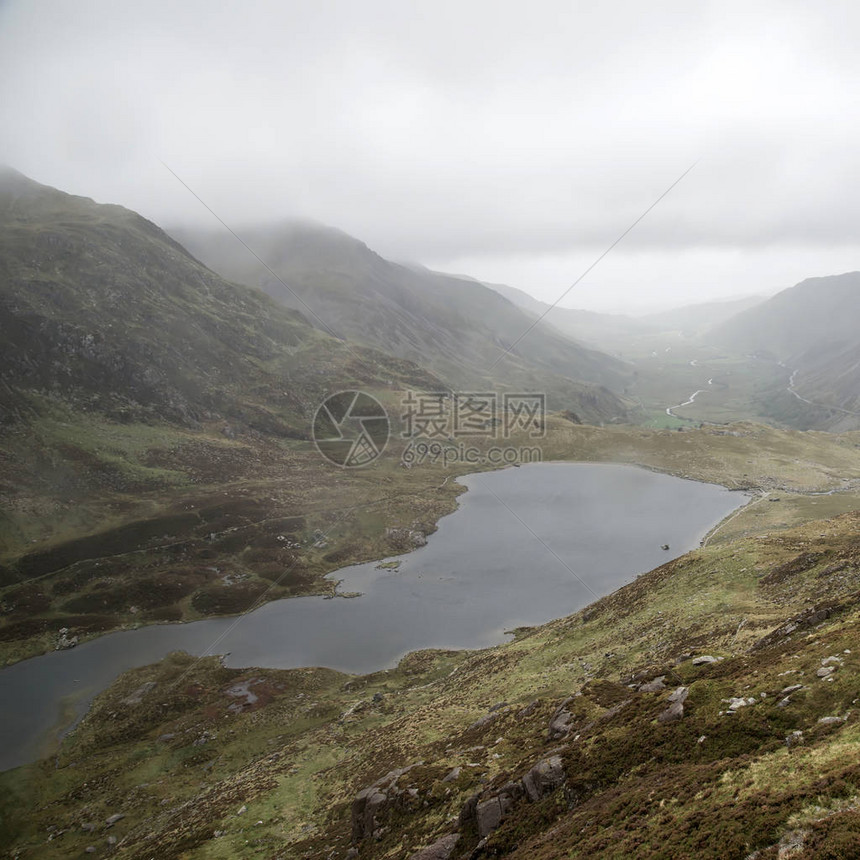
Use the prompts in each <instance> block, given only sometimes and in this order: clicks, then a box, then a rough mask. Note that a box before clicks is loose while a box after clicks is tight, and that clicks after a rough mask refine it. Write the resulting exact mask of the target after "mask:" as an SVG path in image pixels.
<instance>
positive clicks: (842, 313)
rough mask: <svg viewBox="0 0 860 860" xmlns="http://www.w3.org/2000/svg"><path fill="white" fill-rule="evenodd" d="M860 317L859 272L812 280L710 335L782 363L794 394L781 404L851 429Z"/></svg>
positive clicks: (859, 387)
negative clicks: (858, 321)
mask: <svg viewBox="0 0 860 860" xmlns="http://www.w3.org/2000/svg"><path fill="white" fill-rule="evenodd" d="M858 319H860V272H848V273H846V274H842V275H831V276H828V277H819V278H808V279H807V280H805V281H802V282H801V283H799V284H797V285H796V286H794V287H790V288H789V289H787V290H783V291H782V292H780V293H777V294H776V295H775V296H773V298H771V299H768V300H767V301H766V302H763V303H762V304H760V305H757V306H756V307H754V308H751V309H749V310H747V311H744V312H743V313H740V314H738V315H737V316H734V317H732V318H731V319H729V320H727V321H726V322H724V323H723V324H722V325H720V326H717V327H716V328H714V329H713V330H712V331H710V332H708V334H707V335H706V340H707V342H709V343H711V344H714V345H716V346H719V347H721V348H724V349H727V350H734V351H738V352H744V353H748V354H754V355H756V356H758V357H759V358H763V359H770V360H774V361H779V362H782V363H783V364H784V365H785V367H786V373H787V375H788V374H791V392H792V393H793V397H794V399H793V400H792V393H789V394H787V395H784V396H783V397H782V398H781V400H780V407H779V408H788V407H787V406H786V405H785V404H788V406H793V407H796V408H803V409H804V410H805V411H806V412H807V413H809V416H808V417H807V424H808V425H810V422H811V425H810V426H820V427H827V428H828V429H852V428H856V426H857V419H858V418H860V372H858V370H860V334H858V331H857V320H858ZM800 404H805V407H801V406H800ZM807 407H808V408H807Z"/></svg>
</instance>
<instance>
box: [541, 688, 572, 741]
mask: <svg viewBox="0 0 860 860" xmlns="http://www.w3.org/2000/svg"><path fill="white" fill-rule="evenodd" d="M572 701H573V696H571V697H570V698H567V699H565V700H564V701H563V702H562V703H561V704H560V705H559V706H558V708H556V711H555V713H554V714H553V715H552V717H551V718H550V721H549V729H548V730H547V740H551V741H556V740H558V739H559V738H563V737H564V736H565V735H566V734H567V733H568V732H569V731H570V729H571V725H570V721H571V720H572V719H573V714H571V712H570V711H569V710H568V709H567V706H568V705H569V704H570V703H571V702H572Z"/></svg>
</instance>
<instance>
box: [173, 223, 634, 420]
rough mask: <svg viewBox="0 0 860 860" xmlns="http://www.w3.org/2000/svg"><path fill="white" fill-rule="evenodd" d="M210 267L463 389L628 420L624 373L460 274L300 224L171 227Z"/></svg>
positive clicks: (625, 367) (617, 364)
mask: <svg viewBox="0 0 860 860" xmlns="http://www.w3.org/2000/svg"><path fill="white" fill-rule="evenodd" d="M172 233H173V235H174V236H176V237H177V238H178V239H179V240H180V241H181V242H182V243H183V244H184V245H185V246H186V247H187V248H189V250H190V251H191V252H192V253H194V254H195V255H196V256H197V257H198V258H199V259H201V260H202V261H203V262H204V263H206V265H208V266H211V267H212V268H213V269H214V270H215V271H217V272H220V273H221V274H222V275H224V276H225V277H228V278H230V279H232V280H235V281H239V282H241V283H245V284H249V285H252V286H255V287H260V288H261V289H263V290H264V291H266V292H267V293H269V295H271V296H272V297H274V298H275V299H276V300H278V301H279V302H281V303H282V304H284V305H286V306H287V307H291V308H296V309H298V310H300V311H301V312H303V313H304V314H305V315H306V316H307V318H308V319H309V320H311V321H312V322H313V323H314V324H315V325H317V326H318V327H320V328H321V329H323V330H324V331H328V332H331V333H333V334H336V335H337V336H340V337H346V338H349V339H350V340H351V341H354V342H356V343H362V344H366V345H368V346H373V347H375V348H377V349H380V350H383V351H385V352H388V353H390V354H392V355H396V356H399V357H401V358H405V359H408V360H410V361H414V362H416V363H417V364H420V365H421V366H423V367H426V368H428V369H429V370H430V371H432V372H434V373H436V374H437V375H438V376H440V377H441V378H442V379H444V380H445V381H446V382H447V383H448V385H450V386H452V387H459V388H461V389H463V388H465V389H473V390H475V389H481V390H484V389H487V388H490V389H494V388H500V389H505V390H510V389H521V390H531V391H545V392H546V393H547V395H548V397H549V398H550V401H551V402H552V404H553V405H554V407H555V408H559V409H569V410H572V411H574V412H576V414H578V415H579V416H580V417H581V418H583V420H588V421H595V420H596V421H604V420H626V419H627V418H629V417H630V416H631V415H632V413H633V412H634V411H635V408H636V407H635V404H634V403H631V402H624V401H622V400H620V399H619V398H618V393H620V392H622V391H623V389H624V387H625V385H626V384H627V382H628V380H629V378H630V374H631V368H630V367H629V365H627V364H626V363H624V362H622V361H619V360H618V359H616V358H613V357H611V356H609V355H606V354H604V353H601V352H599V351H597V350H595V349H591V348H588V347H585V346H583V345H581V344H578V343H575V342H573V341H571V340H570V339H569V338H568V337H566V336H564V335H563V334H562V333H561V332H559V331H557V330H556V329H554V328H552V327H549V326H543V325H541V326H539V327H537V328H534V329H533V330H531V331H529V329H530V328H531V326H532V324H533V318H532V317H530V316H529V315H528V314H527V313H524V312H523V311H522V310H521V309H520V308H518V307H516V306H515V305H514V304H513V303H511V302H510V301H508V300H507V299H505V298H504V297H502V296H501V295H500V294H499V293H497V292H496V291H495V290H493V289H490V288H489V287H487V286H486V285H484V284H481V283H479V282H477V281H475V280H473V279H470V278H467V277H456V276H451V275H444V274H440V273H437V272H432V271H430V270H427V269H423V268H421V267H414V266H406V265H402V264H398V263H393V262H390V261H388V260H386V259H384V258H383V257H381V256H380V255H379V254H376V253H375V252H374V251H372V250H371V249H369V248H368V247H367V246H366V245H365V244H364V243H363V242H361V241H360V240H358V239H355V238H352V237H351V236H348V235H346V234H345V233H342V232H340V231H338V230H335V229H332V228H329V227H322V226H319V225H316V224H310V223H306V222H292V223H288V224H283V225H278V226H271V227H263V228H257V229H249V230H243V231H240V235H241V237H242V241H243V242H245V243H246V244H247V245H248V247H249V248H250V249H251V250H252V251H253V253H251V251H249V250H248V248H246V247H243V245H242V243H241V242H239V241H238V240H237V239H236V238H235V237H232V236H230V235H229V234H227V233H226V232H225V231H224V230H217V231H210V232H201V231H191V230H188V229H174V230H173V231H172Z"/></svg>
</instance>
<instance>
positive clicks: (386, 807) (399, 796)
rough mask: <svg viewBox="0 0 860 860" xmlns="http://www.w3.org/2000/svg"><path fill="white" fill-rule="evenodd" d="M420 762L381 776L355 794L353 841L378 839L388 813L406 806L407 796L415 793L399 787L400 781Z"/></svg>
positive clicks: (409, 796) (353, 803) (353, 804)
mask: <svg viewBox="0 0 860 860" xmlns="http://www.w3.org/2000/svg"><path fill="white" fill-rule="evenodd" d="M419 764H421V762H417V763H416V764H413V765H410V766H409V767H404V768H400V769H398V770H392V771H389V772H388V773H387V774H385V776H383V777H382V779H378V780H377V781H376V782H375V783H374V784H373V785H370V786H368V787H367V788H363V789H362V790H361V791H360V792H359V793H358V794H357V795H356V796H355V799H354V800H353V802H352V840H353V842H361V841H362V840H363V839H367V838H374V839H376V838H378V837H379V836H381V835H382V831H383V829H384V826H385V824H384V820H383V819H384V818H385V817H386V813H387V812H389V811H391V810H393V809H397V808H401V807H403V806H405V801H406V798H411V797H412V796H414V795H413V794H410V792H409V791H408V790H407V789H404V788H402V787H401V786H399V785H398V784H397V781H398V780H399V779H400V778H401V777H402V776H404V775H405V774H407V773H408V772H409V771H410V770H412V768H414V767H418V765H419Z"/></svg>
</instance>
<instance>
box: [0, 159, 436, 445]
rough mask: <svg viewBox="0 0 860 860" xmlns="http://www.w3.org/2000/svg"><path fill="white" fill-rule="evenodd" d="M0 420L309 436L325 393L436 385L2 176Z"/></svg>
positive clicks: (88, 205)
mask: <svg viewBox="0 0 860 860" xmlns="http://www.w3.org/2000/svg"><path fill="white" fill-rule="evenodd" d="M0 333H2V339H0V368H2V370H0V420H5V421H9V420H12V419H13V417H15V416H18V417H20V416H21V415H22V414H23V413H24V412H26V411H27V410H28V409H32V408H33V404H34V397H35V396H39V397H41V398H46V397H47V398H59V399H62V400H64V401H66V402H69V403H72V404H73V405H74V406H75V408H78V409H86V410H94V411H97V412H99V413H101V414H103V415H106V416H108V417H111V418H113V419H116V420H132V419H133V420H143V419H146V418H150V419H156V420H163V421H174V422H179V423H180V424H183V425H186V426H193V425H196V424H199V423H200V422H201V421H205V420H212V419H214V418H216V417H221V418H225V419H230V420H232V421H238V422H241V423H244V424H247V425H248V426H250V427H252V428H257V429H259V430H262V431H265V432H272V433H276V434H281V435H285V436H294V437H305V436H306V435H307V423H308V414H309V410H311V409H312V408H315V406H316V404H317V403H318V402H319V400H320V398H321V395H322V393H323V392H324V391H326V390H329V389H330V388H331V386H336V385H338V384H340V383H342V384H343V385H347V384H348V383H350V382H354V381H355V380H356V379H357V378H367V379H370V378H381V377H385V378H389V379H391V378H395V379H396V378H408V379H409V380H410V381H411V382H420V383H421V384H431V385H432V384H433V379H432V377H430V376H429V375H428V374H426V373H424V372H423V371H421V370H420V369H419V368H417V367H415V366H408V365H402V364H401V363H398V362H397V361H396V360H395V359H391V358H388V357H386V356H384V355H382V354H380V353H376V352H373V351H370V350H361V351H357V350H355V349H351V348H349V346H348V345H346V344H343V343H341V342H339V341H338V340H336V339H334V338H331V337H329V336H327V335H325V334H323V333H321V332H319V331H318V330H316V329H315V328H313V327H312V326H311V325H310V324H309V323H308V322H307V320H306V319H305V318H304V317H303V316H302V315H301V314H299V313H297V312H295V311H290V310H288V309H286V308H283V307H282V306H280V305H278V304H276V303H275V302H273V301H272V300H271V299H270V298H269V297H268V296H266V295H264V294H263V293H261V292H260V291H258V290H252V289H248V288H247V287H244V286H240V285H237V284H232V283H229V282H227V281H225V280H224V279H223V278H221V277H220V276H218V275H216V274H215V273H213V272H211V271H210V270H209V269H207V268H206V267H205V266H203V265H201V264H200V263H199V262H198V261H197V260H195V259H194V258H192V257H191V256H190V255H189V254H188V252H187V251H185V249H184V248H182V247H181V246H180V245H178V244H177V243H176V242H175V241H174V240H173V239H171V238H170V237H169V236H168V235H167V234H166V233H164V232H163V231H162V230H160V229H159V228H158V227H157V226H155V225H154V224H152V223H151V222H150V221H147V220H146V219H144V218H142V217H141V216H139V215H137V214H136V213H134V212H131V211H129V210H127V209H124V208H122V207H120V206H112V205H99V204H96V203H94V202H93V201H92V200H89V199H87V198H83V197H75V196H72V195H68V194H65V193H63V192H61V191H57V190H55V189H52V188H48V187H47V186H44V185H39V184H38V183H36V182H33V181H32V180H29V179H27V178H26V177H24V176H22V175H21V174H19V173H16V172H15V171H12V170H8V169H7V170H4V171H3V172H2V173H0Z"/></svg>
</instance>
